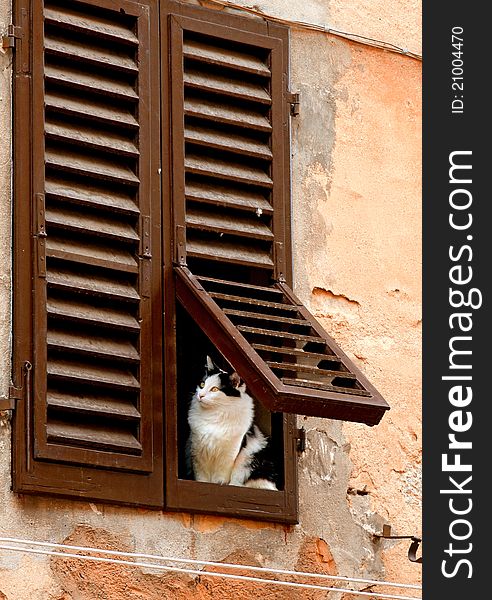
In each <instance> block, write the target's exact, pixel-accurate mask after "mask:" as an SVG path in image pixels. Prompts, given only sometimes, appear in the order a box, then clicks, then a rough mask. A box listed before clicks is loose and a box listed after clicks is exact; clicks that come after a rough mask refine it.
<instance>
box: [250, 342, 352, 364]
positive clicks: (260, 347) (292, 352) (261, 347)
mask: <svg viewBox="0 0 492 600" xmlns="http://www.w3.org/2000/svg"><path fill="white" fill-rule="evenodd" d="M251 347H252V348H254V349H255V350H257V351H258V352H268V353H272V354H287V355H289V356H299V357H300V358H305V359H306V360H315V361H318V363H319V362H321V361H329V362H336V363H340V362H341V360H340V358H339V357H338V356H334V355H332V356H331V355H327V354H319V353H317V352H307V351H306V350H303V349H302V348H284V347H281V346H269V345H267V344H251Z"/></svg>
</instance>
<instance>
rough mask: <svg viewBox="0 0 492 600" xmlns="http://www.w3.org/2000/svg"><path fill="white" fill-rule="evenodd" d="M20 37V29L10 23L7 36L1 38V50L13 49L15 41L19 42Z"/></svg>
mask: <svg viewBox="0 0 492 600" xmlns="http://www.w3.org/2000/svg"><path fill="white" fill-rule="evenodd" d="M21 37H22V28H21V27H19V26H17V25H13V24H12V23H11V24H10V25H9V26H8V29H7V35H4V36H3V38H2V48H4V49H7V48H15V40H19V39H20V38H21Z"/></svg>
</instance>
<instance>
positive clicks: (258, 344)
mask: <svg viewBox="0 0 492 600" xmlns="http://www.w3.org/2000/svg"><path fill="white" fill-rule="evenodd" d="M169 27H170V40H171V54H172V65H171V96H172V150H173V211H174V212H173V214H174V227H175V231H174V236H175V244H174V262H175V273H176V296H177V299H178V301H179V302H180V303H181V304H182V306H183V307H184V308H185V309H186V311H187V312H188V313H189V314H190V315H191V317H192V318H193V319H194V321H195V322H196V323H197V324H199V326H200V327H201V329H202V330H203V331H204V333H205V334H206V335H207V336H208V338H209V339H210V340H211V341H212V342H213V344H215V345H216V346H217V348H218V349H219V351H220V352H221V353H222V354H223V355H224V357H225V358H226V359H227V360H228V361H229V362H230V363H231V364H233V365H234V367H235V368H236V369H237V370H238V372H239V373H240V375H241V376H242V377H243V378H244V379H245V381H246V382H247V385H248V389H249V390H250V392H251V393H252V395H253V396H254V397H255V398H256V399H257V400H259V401H261V402H262V403H263V404H264V405H265V406H266V407H268V408H269V409H270V410H271V411H273V412H287V413H298V414H305V415H312V416H321V417H329V418H334V419H343V420H347V421H357V422H362V423H366V424H368V425H375V424H376V423H378V422H379V420H380V419H381V417H382V416H383V414H384V412H385V411H386V410H387V409H388V408H389V407H388V405H387V404H386V402H385V401H384V399H383V398H382V397H381V396H380V394H379V393H378V392H377V390H375V388H374V387H373V386H372V385H371V384H370V383H369V382H368V381H367V379H366V378H365V377H364V375H363V374H362V373H361V372H360V370H359V369H358V368H357V367H356V366H355V365H354V364H353V363H352V361H351V360H350V359H349V358H348V357H347V356H346V355H345V354H344V353H343V352H342V351H341V350H340V348H339V347H338V346H337V344H336V343H335V342H334V341H333V340H332V338H331V337H330V336H329V335H328V334H327V333H326V332H325V331H324V330H323V329H322V327H321V326H320V325H319V323H318V322H317V321H316V319H315V318H314V317H313V316H312V315H311V314H310V313H309V312H308V310H307V309H306V308H305V307H304V306H303V305H302V303H300V302H299V300H298V299H297V298H296V297H295V296H294V294H293V292H292V291H291V289H290V287H289V286H288V284H287V283H290V272H291V268H290V222H289V221H290V207H289V184H290V177H289V151H288V148H289V105H288V94H287V92H288V90H287V82H288V73H287V64H288V62H287V61H288V59H287V57H288V51H287V50H288V37H287V33H286V30H285V29H283V28H280V27H277V26H272V25H270V24H268V25H267V24H263V27H261V26H260V27H258V31H257V32H251V30H249V31H242V30H241V29H238V28H233V27H228V26H227V24H224V23H223V22H222V23H220V22H214V19H213V17H212V16H210V17H209V16H207V18H206V19H195V18H190V17H189V16H188V15H186V14H173V15H170V17H169Z"/></svg>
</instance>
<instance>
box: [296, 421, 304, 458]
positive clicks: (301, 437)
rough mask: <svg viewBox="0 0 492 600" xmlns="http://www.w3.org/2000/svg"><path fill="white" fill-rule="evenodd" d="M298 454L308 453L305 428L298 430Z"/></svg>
mask: <svg viewBox="0 0 492 600" xmlns="http://www.w3.org/2000/svg"><path fill="white" fill-rule="evenodd" d="M295 439H296V440H297V452H306V430H305V429H304V427H301V428H300V429H297V430H296V434H295Z"/></svg>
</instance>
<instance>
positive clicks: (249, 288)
mask: <svg viewBox="0 0 492 600" xmlns="http://www.w3.org/2000/svg"><path fill="white" fill-rule="evenodd" d="M195 277H196V279H198V280H199V281H203V282H204V283H207V284H209V283H211V284H218V285H219V286H220V287H221V288H222V287H225V288H226V289H227V288H231V287H232V288H237V289H240V290H243V291H244V293H248V294H255V293H257V292H260V293H261V294H267V295H269V296H270V295H273V296H282V295H283V294H282V291H281V290H279V289H278V288H275V287H267V286H264V285H253V284H251V283H244V282H243V281H228V280H226V279H217V278H216V277H207V276H206V275H196V276H195ZM289 308H292V307H291V306H290V305H289Z"/></svg>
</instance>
